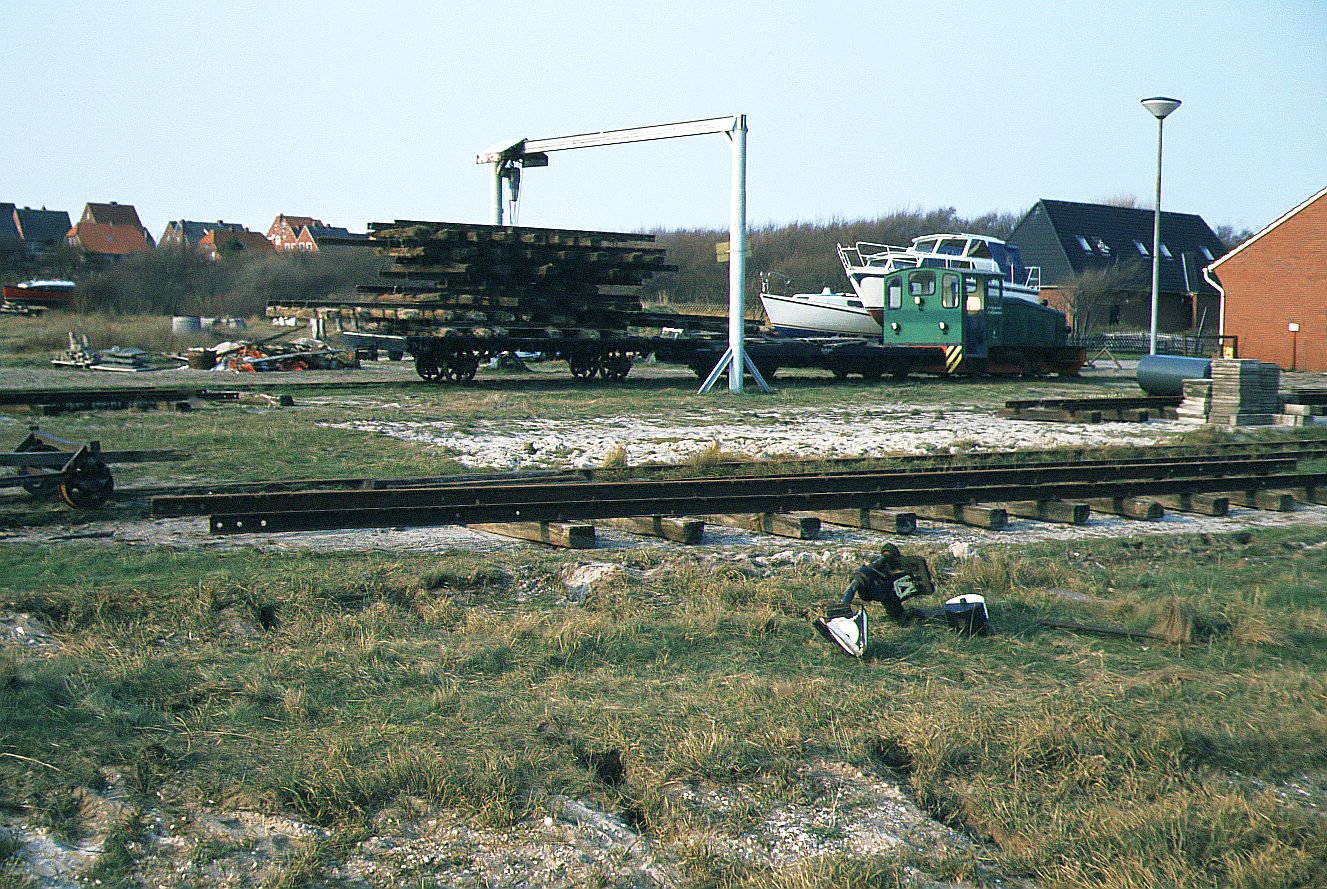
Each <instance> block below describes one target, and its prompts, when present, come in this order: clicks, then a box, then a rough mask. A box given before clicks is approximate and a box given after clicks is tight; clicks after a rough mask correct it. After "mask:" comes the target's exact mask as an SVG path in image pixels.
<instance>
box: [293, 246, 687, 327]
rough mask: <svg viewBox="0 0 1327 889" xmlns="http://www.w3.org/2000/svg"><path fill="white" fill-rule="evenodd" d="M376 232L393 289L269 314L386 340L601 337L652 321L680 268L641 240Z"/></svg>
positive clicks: (378, 287) (381, 286) (366, 289)
mask: <svg viewBox="0 0 1327 889" xmlns="http://www.w3.org/2000/svg"><path fill="white" fill-rule="evenodd" d="M369 228H370V229H371V231H372V234H373V240H374V241H375V242H379V243H380V244H381V246H380V248H379V251H378V252H379V253H380V254H382V255H385V256H388V257H390V258H391V265H390V267H389V268H388V269H387V270H386V271H384V272H382V273H381V277H382V279H386V282H384V283H378V284H370V285H362V286H360V287H359V288H358V290H359V292H358V293H356V294H354V295H353V296H350V297H348V298H340V299H335V298H334V299H321V300H318V301H317V302H316V303H310V304H298V303H292V302H288V301H282V302H281V303H280V304H276V303H273V304H271V305H269V306H268V315H273V316H275V315H285V316H293V317H304V318H326V319H336V320H337V321H340V322H347V321H349V322H353V326H354V327H356V328H357V329H359V330H364V331H377V332H382V333H400V334H411V333H420V334H428V335H432V336H467V337H480V338H483V337H502V336H512V337H517V336H519V337H548V338H562V339H598V338H601V337H606V336H621V335H623V334H625V333H626V332H627V328H628V326H629V325H635V324H638V323H641V322H643V321H645V322H648V321H649V320H650V319H649V318H648V316H646V315H645V313H643V311H642V306H641V301H640V294H641V290H642V287H643V285H644V284H645V283H646V282H647V281H648V280H649V279H650V278H651V276H653V275H655V274H658V273H660V272H665V271H672V270H674V269H675V268H676V267H675V266H669V265H666V264H665V262H664V259H665V257H664V251H663V250H662V249H661V248H658V247H654V246H652V243H651V242H653V240H654V236H653V235H648V234H641V233H633V232H599V231H572V230H566V229H546V228H528V227H515V226H494V225H472V224H466V223H452V222H412V221H397V222H391V223H373V224H371V225H370V226H369Z"/></svg>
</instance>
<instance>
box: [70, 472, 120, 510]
mask: <svg viewBox="0 0 1327 889" xmlns="http://www.w3.org/2000/svg"><path fill="white" fill-rule="evenodd" d="M114 491H115V479H113V478H111V468H110V467H109V466H107V465H106V464H105V463H103V462H102V461H101V460H88V461H86V462H84V463H83V464H82V465H80V466H77V467H75V468H74V469H72V470H71V471H70V473H69V476H68V477H67V478H66V479H65V480H64V481H63V482H61V483H60V498H61V499H62V500H64V502H65V503H68V504H69V505H70V506H73V507H75V508H79V509H92V508H95V507H98V506H101V505H102V504H103V503H105V502H106V498H108V497H110V496H111V494H112V493H113V492H114Z"/></svg>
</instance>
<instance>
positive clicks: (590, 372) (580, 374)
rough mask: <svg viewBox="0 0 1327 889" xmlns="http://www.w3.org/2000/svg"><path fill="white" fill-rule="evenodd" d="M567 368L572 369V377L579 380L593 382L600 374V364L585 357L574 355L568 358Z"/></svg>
mask: <svg viewBox="0 0 1327 889" xmlns="http://www.w3.org/2000/svg"><path fill="white" fill-rule="evenodd" d="M567 366H568V367H570V368H571V375H572V376H573V377H575V378H576V379H578V380H593V379H594V377H595V375H596V374H597V373H599V362H598V361H597V360H596V359H594V358H591V357H586V356H584V355H573V356H572V357H570V358H568V359H567Z"/></svg>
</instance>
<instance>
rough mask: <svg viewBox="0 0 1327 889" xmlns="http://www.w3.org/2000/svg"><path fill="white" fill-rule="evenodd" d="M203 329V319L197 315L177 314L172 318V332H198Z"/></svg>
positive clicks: (177, 333)
mask: <svg viewBox="0 0 1327 889" xmlns="http://www.w3.org/2000/svg"><path fill="white" fill-rule="evenodd" d="M202 329H203V319H202V318H199V317H198V316H197V315H176V316H175V317H174V318H172V319H170V332H171V333H173V334H176V335H179V334H189V333H197V332H198V331H200V330H202Z"/></svg>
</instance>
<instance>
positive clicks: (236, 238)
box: [198, 227, 276, 260]
mask: <svg viewBox="0 0 1327 889" xmlns="http://www.w3.org/2000/svg"><path fill="white" fill-rule="evenodd" d="M274 250H276V248H275V247H273V246H272V242H271V241H269V240H267V238H266V237H264V236H263V235H260V234H259V233H258V232H251V231H249V230H248V229H247V228H243V227H240V228H238V229H227V228H213V229H209V230H208V232H207V234H205V235H203V237H202V238H201V239H200V240H199V241H198V252H199V253H200V254H202V255H203V256H205V257H207V258H208V259H211V260H217V259H223V258H225V257H227V256H234V255H236V254H240V253H271V252H273V251H274Z"/></svg>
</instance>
